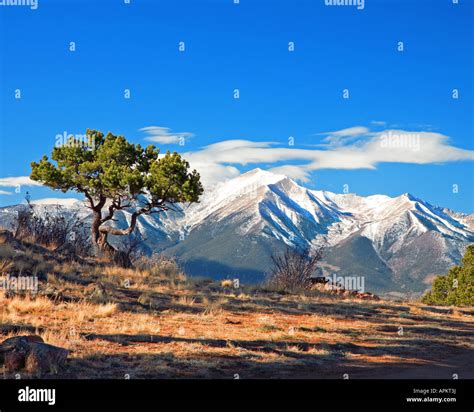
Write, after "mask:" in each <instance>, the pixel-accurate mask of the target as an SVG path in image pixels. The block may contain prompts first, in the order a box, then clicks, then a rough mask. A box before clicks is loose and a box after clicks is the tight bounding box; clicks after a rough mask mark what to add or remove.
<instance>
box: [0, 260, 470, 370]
mask: <svg viewBox="0 0 474 412" xmlns="http://www.w3.org/2000/svg"><path fill="white" fill-rule="evenodd" d="M153 265H154V266H151V267H147V266H146V265H145V264H143V265H142V266H141V267H140V268H139V269H137V270H132V269H120V268H115V267H111V266H107V265H102V266H101V265H99V264H95V265H93V264H91V265H90V266H86V267H81V266H80V265H78V264H59V263H57V264H54V265H52V269H51V271H50V273H49V275H48V282H47V283H44V282H43V283H41V285H40V287H41V288H42V290H44V289H46V288H52V289H53V290H56V291H59V292H60V293H59V294H58V295H57V296H58V297H57V298H54V299H53V298H48V297H46V296H38V297H36V298H34V297H19V296H15V297H13V298H7V297H5V296H3V297H2V296H1V295H0V327H1V329H0V341H1V340H3V339H4V338H7V337H9V336H12V335H14V334H25V333H38V334H40V335H41V336H42V337H43V339H44V340H45V341H46V342H48V343H52V344H55V345H58V346H62V347H66V348H68V349H70V350H71V354H70V361H69V364H68V368H67V370H65V371H63V372H61V373H60V377H77V378H80V377H92V378H97V377H102V378H107V377H108V378H123V376H124V374H127V373H128V374H131V376H132V377H138V378H151V377H154V378H169V377H188V378H189V377H205V378H229V377H232V376H233V375H234V374H235V373H238V374H239V375H240V376H244V377H255V378H265V377H270V378H274V377H290V378H296V377H300V378H308V377H313V378H315V377H316V378H317V377H335V378H340V377H341V376H342V374H343V373H349V374H350V375H351V377H381V378H383V377H387V376H391V375H392V376H393V375H395V376H397V373H401V372H403V371H410V370H412V369H410V367H413V365H428V366H429V365H432V366H431V367H432V369H433V371H435V372H434V373H438V374H441V373H446V374H447V372H446V369H443V367H441V366H440V365H442V364H443V362H444V364H449V362H447V361H446V357H447V356H453V357H456V356H458V355H459V356H461V357H462V356H464V355H466V354H467V355H469V356H470V359H471V363H469V361H466V360H463V361H462V362H461V363H460V364H456V363H455V362H454V361H453V362H454V363H453V362H451V363H453V364H454V365H455V367H456V368H458V369H459V370H461V372H462V371H465V372H463V373H465V374H466V373H468V372H467V371H468V368H470V369H473V368H472V367H471V366H472V359H473V358H474V357H473V356H472V354H473V353H474V341H473V340H474V339H473V337H472V335H473V332H474V327H473V320H474V311H473V308H465V309H463V310H449V309H448V310H446V308H444V309H442V311H441V312H439V313H438V312H436V308H435V309H434V311H433V308H427V307H426V306H425V305H422V304H418V303H393V302H387V301H379V302H365V301H364V302H362V301H355V300H341V299H335V298H334V297H333V296H328V295H324V294H322V293H314V294H312V293H303V294H295V295H282V294H279V293H277V292H276V291H273V290H267V289H263V288H258V287H251V286H248V287H247V286H245V285H243V286H242V287H241V288H239V289H235V290H234V289H232V291H231V292H229V290H227V291H226V290H225V288H229V287H230V286H232V288H233V284H232V285H231V283H232V282H231V283H229V282H228V281H227V282H226V281H223V282H210V281H207V280H203V279H187V278H186V276H184V275H183V274H182V273H181V272H180V271H179V270H177V269H176V268H173V267H172V265H171V264H170V263H169V262H168V261H164V262H161V261H160V262H159V263H157V264H153ZM126 280H128V281H129V284H128V286H125V285H124V281H126ZM84 282H93V283H101V284H102V285H103V288H104V290H105V292H106V297H105V299H106V300H105V302H106V303H101V304H97V303H94V302H92V301H90V300H88V296H87V293H86V289H87V288H86V285H85V284H84ZM87 290H88V289H87ZM55 296H56V295H55ZM66 297H67V299H66ZM440 310H441V309H440ZM446 311H447V312H446ZM400 327H402V328H403V330H404V334H403V335H399V334H398V331H399V328H400ZM463 354H464V355H463ZM453 359H454V358H453ZM468 359H469V358H468ZM463 368H464V369H463ZM406 373H409V372H406ZM458 373H459V371H458Z"/></svg>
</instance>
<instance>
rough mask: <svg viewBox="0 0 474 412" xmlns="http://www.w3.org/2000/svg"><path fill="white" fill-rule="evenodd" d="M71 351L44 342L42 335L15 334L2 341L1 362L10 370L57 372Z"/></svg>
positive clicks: (37, 372) (39, 373) (0, 348)
mask: <svg viewBox="0 0 474 412" xmlns="http://www.w3.org/2000/svg"><path fill="white" fill-rule="evenodd" d="M68 353H69V351H68V350H67V349H64V348H60V347H57V346H53V345H48V344H46V343H44V341H43V339H42V338H41V337H40V336H36V335H30V336H15V337H13V338H9V339H6V340H4V341H3V342H2V343H0V363H3V364H4V365H5V369H6V370H7V371H10V372H17V371H20V370H21V369H25V370H26V371H27V372H29V373H34V374H37V375H41V374H43V373H48V372H50V373H57V372H58V371H59V369H60V368H62V367H63V366H64V364H65V362H66V359H67V355H68Z"/></svg>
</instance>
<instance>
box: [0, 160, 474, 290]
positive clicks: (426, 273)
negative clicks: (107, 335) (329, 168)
mask: <svg viewBox="0 0 474 412" xmlns="http://www.w3.org/2000/svg"><path fill="white" fill-rule="evenodd" d="M40 203H41V204H39V205H38V206H37V207H39V208H48V207H49V208H51V207H53V206H52V204H54V203H55V201H54V200H50V201H48V200H43V201H42V202H40ZM61 204H62V206H61V207H62V208H66V209H68V210H71V211H72V210H80V215H81V216H82V218H84V219H85V220H87V218H88V211H87V209H85V208H84V205H83V203H82V202H80V201H76V202H71V201H66V202H64V200H63V201H62V202H61ZM16 207H19V206H16ZM16 207H9V208H3V209H0V218H1V225H2V226H9V225H11V224H12V222H11V220H12V219H13V218H14V215H15V212H14V210H15V208H16ZM129 218H130V213H129V212H126V211H124V212H121V213H120V214H119V215H118V222H116V223H115V224H116V225H118V226H124V225H125V220H129ZM7 220H8V222H7ZM473 223H474V215H466V214H462V213H455V212H452V211H450V210H449V209H445V208H444V209H443V208H439V207H435V206H432V205H430V204H429V203H427V202H424V201H423V200H421V199H418V198H416V197H414V196H412V195H410V194H408V193H406V194H403V195H401V196H398V197H393V198H392V197H389V196H384V195H375V196H368V197H361V196H356V195H354V194H335V193H331V192H326V191H315V190H309V189H306V188H304V187H302V186H300V185H298V184H297V183H295V182H294V181H293V180H291V179H289V178H288V177H286V176H284V175H278V174H274V173H271V172H267V171H263V170H261V169H254V170H252V171H250V172H248V173H245V174H243V175H241V176H239V177H237V178H234V179H232V180H229V181H227V182H225V183H222V184H220V185H219V186H216V187H214V188H213V189H212V190H208V191H207V192H206V193H205V195H204V196H203V198H202V200H201V202H200V203H197V204H192V205H189V206H186V205H181V206H180V207H179V208H178V209H177V210H176V211H168V212H166V213H163V214H153V215H150V216H141V217H140V218H139V223H138V225H137V229H136V230H137V232H139V233H140V234H141V235H142V237H143V238H144V239H145V246H144V247H145V250H146V251H147V252H149V253H151V252H162V251H164V252H166V253H168V254H173V255H175V256H177V257H178V258H179V259H180V260H181V262H182V264H183V265H184V267H185V269H186V271H187V272H188V273H190V274H193V275H200V276H212V277H240V278H241V279H243V280H247V281H253V282H255V281H259V280H261V279H263V277H264V275H265V273H266V272H268V269H269V265H270V256H271V254H272V253H276V252H277V251H279V250H281V249H283V248H284V247H285V245H290V246H296V245H297V246H314V247H323V248H324V260H323V262H322V263H321V265H320V271H321V273H323V274H325V275H332V274H337V275H340V276H364V277H365V284H366V289H367V290H375V291H377V292H383V291H385V292H386V291H395V292H402V293H404V292H418V293H419V292H422V291H423V290H424V289H426V288H427V287H428V286H429V283H430V281H431V280H432V278H433V276H434V275H436V274H440V273H445V272H446V271H447V269H448V268H449V267H451V266H453V265H455V264H457V263H458V262H459V261H460V259H461V256H462V254H463V252H464V248H465V247H466V246H467V245H468V244H469V243H472V242H474V230H473V229H474V224H473ZM115 240H116V241H119V240H120V239H118V240H117V239H115Z"/></svg>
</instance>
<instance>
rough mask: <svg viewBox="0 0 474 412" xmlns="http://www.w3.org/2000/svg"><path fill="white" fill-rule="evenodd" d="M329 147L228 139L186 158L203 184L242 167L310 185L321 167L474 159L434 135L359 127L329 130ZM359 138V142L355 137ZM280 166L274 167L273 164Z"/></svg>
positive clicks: (473, 152) (224, 177)
mask: <svg viewBox="0 0 474 412" xmlns="http://www.w3.org/2000/svg"><path fill="white" fill-rule="evenodd" d="M328 137H332V138H333V140H331V139H329V140H326V141H328V142H329V144H327V145H325V146H323V147H322V148H317V149H307V148H304V149H299V148H294V147H281V146H280V147H278V146H277V144H276V143H274V142H254V141H250V140H224V141H221V142H219V143H214V144H211V145H208V146H205V147H203V148H202V149H200V150H197V151H193V152H187V153H183V156H184V157H185V158H186V159H187V160H188V161H189V162H190V164H191V166H192V167H193V168H196V169H197V170H198V171H199V172H200V173H201V175H202V177H203V181H204V184H212V183H215V182H218V181H222V180H226V179H228V178H229V177H234V176H236V175H238V174H239V170H238V168H237V166H239V165H242V166H243V165H249V164H255V165H259V166H260V167H262V164H263V165H267V168H268V167H269V170H271V171H274V172H277V173H281V174H286V175H287V176H289V177H292V178H294V179H297V180H301V181H303V182H304V181H307V180H308V179H309V174H310V173H311V171H314V170H318V169H346V170H351V169H376V167H377V165H378V164H380V163H412V164H429V163H445V162H454V161H473V160H474V151H472V150H465V149H461V148H457V147H455V146H452V145H450V143H449V138H448V137H447V136H445V135H442V134H439V133H432V132H410V131H405V130H385V131H380V132H371V131H370V130H369V129H368V128H365V127H361V126H358V127H354V128H348V129H343V130H340V131H335V132H329V135H328ZM355 138H356V139H355ZM271 164H278V165H275V167H273V168H271V167H270V166H268V165H271Z"/></svg>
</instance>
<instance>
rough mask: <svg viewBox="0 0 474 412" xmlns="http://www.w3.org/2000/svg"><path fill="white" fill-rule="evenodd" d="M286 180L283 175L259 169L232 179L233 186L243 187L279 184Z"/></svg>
mask: <svg viewBox="0 0 474 412" xmlns="http://www.w3.org/2000/svg"><path fill="white" fill-rule="evenodd" d="M283 179H287V177H286V176H285V175H281V174H277V173H273V172H270V171H268V170H263V169H260V168H259V167H257V168H255V169H252V170H249V171H248V172H246V173H243V174H241V175H240V176H237V177H236V178H234V179H232V180H233V182H234V183H235V184H243V185H245V186H246V185H247V184H249V185H258V186H260V185H261V186H266V185H271V184H274V183H277V182H279V181H280V180H283Z"/></svg>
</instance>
